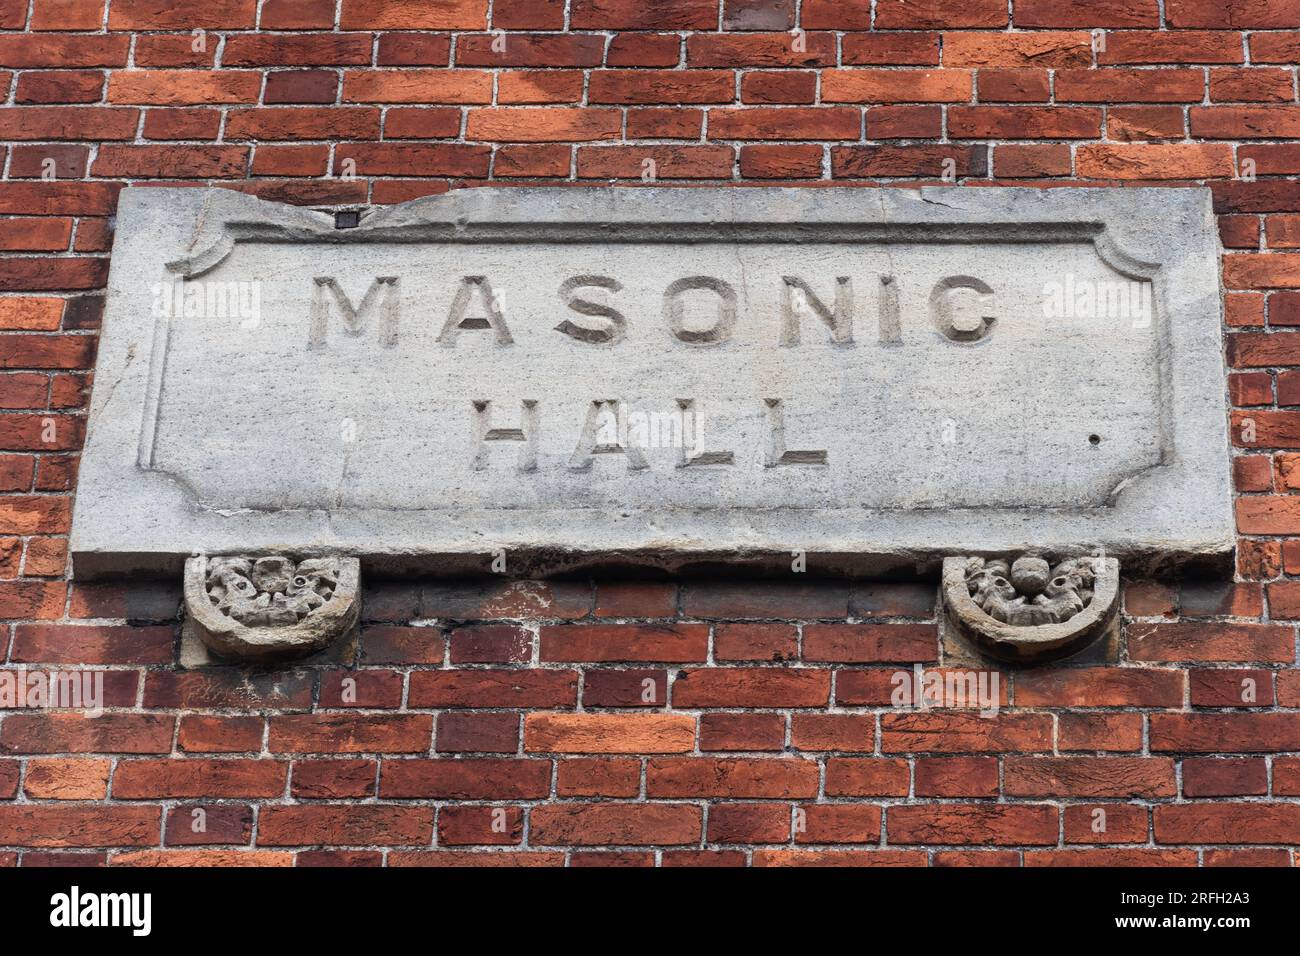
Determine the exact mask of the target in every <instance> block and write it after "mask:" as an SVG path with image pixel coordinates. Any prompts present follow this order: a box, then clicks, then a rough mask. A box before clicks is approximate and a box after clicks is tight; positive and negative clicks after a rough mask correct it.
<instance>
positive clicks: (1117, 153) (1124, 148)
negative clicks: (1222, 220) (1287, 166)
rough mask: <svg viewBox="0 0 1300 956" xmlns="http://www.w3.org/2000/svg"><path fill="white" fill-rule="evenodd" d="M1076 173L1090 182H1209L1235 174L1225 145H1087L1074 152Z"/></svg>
mask: <svg viewBox="0 0 1300 956" xmlns="http://www.w3.org/2000/svg"><path fill="white" fill-rule="evenodd" d="M1075 171H1076V173H1077V175H1079V176H1080V177H1084V178H1089V179H1144V180H1150V179H1210V178H1214V177H1228V176H1232V175H1233V174H1234V166H1233V161H1232V150H1231V148H1230V147H1229V146H1227V145H1226V144H1217V143H1188V144H1169V145H1147V144H1142V145H1111V144H1088V145H1085V146H1080V147H1079V148H1078V149H1077V150H1075Z"/></svg>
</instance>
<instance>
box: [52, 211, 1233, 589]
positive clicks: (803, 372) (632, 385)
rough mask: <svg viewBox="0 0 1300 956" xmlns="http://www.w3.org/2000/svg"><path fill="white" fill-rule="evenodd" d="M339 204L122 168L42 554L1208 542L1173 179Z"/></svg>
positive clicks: (1201, 438) (1222, 543) (556, 557)
mask: <svg viewBox="0 0 1300 956" xmlns="http://www.w3.org/2000/svg"><path fill="white" fill-rule="evenodd" d="M338 225H339V223H338V222H336V218H335V217H334V216H333V215H331V214H328V213H324V212H317V211H312V210H308V209H302V208H295V207H290V206H284V205H279V204H275V203H269V202H263V201H260V200H257V199H255V198H252V197H249V196H246V195H243V194H240V193H236V192H233V191H229V190H222V189H211V190H203V189H190V188H177V189H173V188H135V189H127V190H126V191H124V192H123V194H122V199H121V205H120V210H119V216H118V225H117V238H116V243H115V245H114V249H113V258H112V267H111V274H110V279H109V286H110V288H109V300H108V309H107V314H106V317H105V322H104V330H103V338H102V342H101V346H100V351H99V360H98V368H97V373H96V380H95V390H94V401H93V408H92V411H91V422H90V431H89V438H88V442H87V447H86V452H85V457H84V460H83V463H82V467H81V477H80V485H79V490H78V495H77V502H76V512H75V518H74V524H73V537H72V548H73V552H74V560H75V567H76V571H77V573H78V574H98V573H103V572H109V571H116V570H126V569H133V568H145V567H148V568H157V569H179V567H180V564H181V562H182V560H183V559H184V558H185V557H187V556H189V555H191V554H194V553H200V554H203V553H207V554H221V553H278V552H291V553H294V554H298V555H303V556H310V555H312V554H324V553H338V554H345V555H351V556H356V557H360V558H361V559H363V561H366V562H368V566H369V567H375V568H379V569H392V570H397V569H404V568H408V567H410V568H429V569H441V568H456V569H461V568H465V569H476V570H480V571H482V570H487V569H488V567H489V564H490V562H491V560H492V556H493V555H497V556H498V557H499V558H501V557H504V560H505V562H506V564H507V567H508V568H509V569H510V570H515V569H521V568H525V567H526V568H529V569H534V570H535V569H537V568H538V567H539V566H540V565H543V564H544V565H546V566H548V567H560V566H565V565H572V564H576V563H581V562H589V561H609V560H611V559H619V560H621V559H623V558H628V559H635V560H639V561H650V562H655V563H661V564H666V565H681V564H684V563H688V562H692V561H697V560H713V559H717V558H722V559H731V560H736V559H744V558H758V557H762V556H768V557H769V558H770V559H775V558H776V557H777V556H783V557H782V560H784V561H786V562H788V561H789V560H790V558H789V556H790V553H791V552H793V551H806V552H807V553H808V555H809V560H810V562H813V563H816V561H818V560H823V561H825V562H827V563H839V564H851V565H854V566H856V567H858V568H859V569H863V570H881V569H884V568H891V569H898V568H901V567H908V568H914V567H918V566H924V567H927V568H933V567H935V566H937V559H938V558H939V557H940V556H942V555H944V554H954V553H960V554H981V553H994V552H1004V551H1012V550H1025V549H1039V550H1047V551H1052V552H1054V553H1057V554H1067V553H1083V552H1092V551H1096V550H1098V549H1104V551H1105V553H1107V554H1110V555H1113V556H1116V557H1119V558H1121V559H1122V560H1124V561H1125V563H1126V568H1127V567H1130V566H1132V565H1133V564H1134V563H1146V564H1148V565H1151V564H1157V563H1176V562H1185V561H1188V560H1191V559H1201V558H1211V557H1215V556H1223V555H1224V554H1226V553H1228V552H1229V551H1230V549H1231V547H1232V543H1233V523H1232V516H1231V510H1230V484H1229V475H1228V467H1227V462H1228V456H1227V455H1226V454H1225V452H1226V450H1227V444H1228V440H1227V418H1226V409H1225V376H1224V371H1223V361H1222V354H1221V353H1222V342H1221V332H1220V322H1221V318H1220V315H1221V313H1220V309H1221V307H1220V293H1219V281H1218V275H1219V264H1218V257H1219V244H1218V238H1217V232H1216V229H1215V224H1214V219H1213V216H1212V214H1211V207H1210V199H1209V193H1208V191H1206V190H1202V189H1049V190H1037V189H1019V188H998V189H992V188H989V189H974V188H926V189H922V190H904V189H884V190H869V189H843V190H820V189H818V190H814V189H802V190H799V189H768V188H736V189H704V188H701V189H690V188H687V189H659V188H644V189H638V188H603V189H597V188H582V189H577V188H574V189H566V188H550V189H477V190H464V191H456V192H452V193H450V194H447V195H444V196H437V197H430V198H428V199H422V200H417V201H414V202H410V203H406V204H404V205H400V206H394V207H388V208H385V209H379V210H375V211H372V212H370V213H368V214H367V215H365V216H363V217H362V219H361V220H360V224H359V225H358V226H356V227H355V228H337V226H338ZM819 556H820V557H819Z"/></svg>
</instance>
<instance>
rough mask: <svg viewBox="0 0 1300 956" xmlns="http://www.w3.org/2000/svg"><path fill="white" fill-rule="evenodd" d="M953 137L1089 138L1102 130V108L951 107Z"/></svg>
mask: <svg viewBox="0 0 1300 956" xmlns="http://www.w3.org/2000/svg"><path fill="white" fill-rule="evenodd" d="M948 130H949V134H950V135H951V136H952V137H953V138H954V139H1092V138H1094V137H1097V136H1098V135H1099V134H1100V133H1101V111H1100V110H1098V109H1094V108H1092V107H1063V106H1052V107H1047V106H951V107H949V108H948Z"/></svg>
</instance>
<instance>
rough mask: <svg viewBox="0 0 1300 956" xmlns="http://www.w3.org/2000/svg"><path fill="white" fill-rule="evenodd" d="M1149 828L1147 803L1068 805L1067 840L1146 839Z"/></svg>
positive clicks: (1066, 814)
mask: <svg viewBox="0 0 1300 956" xmlns="http://www.w3.org/2000/svg"><path fill="white" fill-rule="evenodd" d="M1149 828H1150V821H1149V819H1148V810H1147V808H1146V807H1141V806H1134V805H1133V804H1129V803H1105V804H1101V805H1099V806H1088V805H1086V804H1073V805H1070V806H1067V807H1066V808H1065V842H1066V843H1145V842H1146V841H1147V831H1148V829H1149Z"/></svg>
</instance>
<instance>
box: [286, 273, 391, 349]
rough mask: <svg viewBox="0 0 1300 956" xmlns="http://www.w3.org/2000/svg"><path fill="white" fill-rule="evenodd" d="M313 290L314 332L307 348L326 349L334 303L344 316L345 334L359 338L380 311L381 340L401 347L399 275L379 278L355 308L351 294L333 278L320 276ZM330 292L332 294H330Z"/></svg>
mask: <svg viewBox="0 0 1300 956" xmlns="http://www.w3.org/2000/svg"><path fill="white" fill-rule="evenodd" d="M314 282H315V285H314V286H313V287H312V298H311V329H310V331H309V333H308V340H307V347H308V348H312V349H323V348H324V347H325V332H326V329H327V328H328V326H329V315H330V300H331V299H333V301H334V304H335V305H337V306H338V308H339V313H340V314H341V315H342V317H343V331H344V332H346V333H347V334H348V335H351V336H358V335H360V334H361V333H362V332H364V331H365V328H366V323H367V322H369V321H370V316H371V315H373V314H374V312H375V310H376V309H378V311H379V340H380V341H381V342H382V343H383V344H384V345H385V346H386V347H390V348H391V347H392V346H394V345H396V344H397V318H398V303H399V301H400V300H399V298H398V289H397V276H379V277H378V278H377V279H375V280H374V281H373V282H371V283H370V288H368V289H367V290H366V294H365V295H364V296H362V297H361V305H360V306H354V305H353V304H352V300H351V299H350V298H348V294H347V293H346V292H344V291H343V289H342V288H341V287H340V286H339V284H338V280H336V279H334V278H333V277H332V276H317V277H316V278H315V280H314ZM327 290H328V293H329V294H328V295H327V294H326V293H327Z"/></svg>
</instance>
